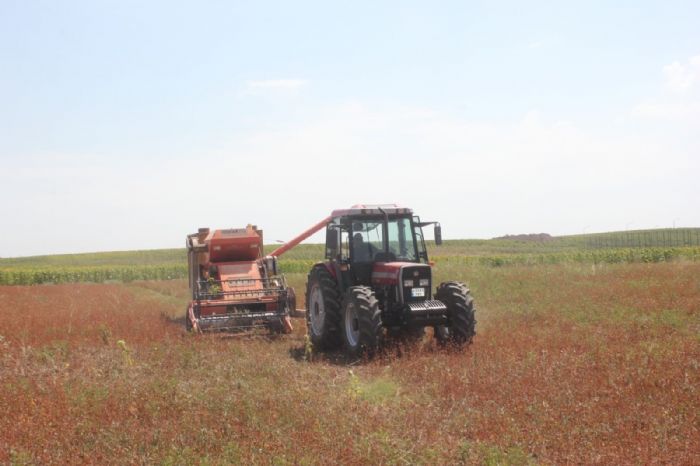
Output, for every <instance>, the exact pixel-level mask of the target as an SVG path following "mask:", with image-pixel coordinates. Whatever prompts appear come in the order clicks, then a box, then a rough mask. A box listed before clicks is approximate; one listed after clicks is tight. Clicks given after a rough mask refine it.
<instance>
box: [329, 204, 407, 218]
mask: <svg viewBox="0 0 700 466" xmlns="http://www.w3.org/2000/svg"><path fill="white" fill-rule="evenodd" d="M412 213H413V211H412V210H411V209H409V208H408V207H400V206H398V205H397V204H355V205H354V206H352V207H350V208H349V209H336V210H334V211H333V212H331V217H333V218H336V217H348V216H363V215H384V214H387V215H402V214H403V215H410V214H412Z"/></svg>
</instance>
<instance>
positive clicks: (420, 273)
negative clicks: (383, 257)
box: [372, 262, 432, 303]
mask: <svg viewBox="0 0 700 466" xmlns="http://www.w3.org/2000/svg"><path fill="white" fill-rule="evenodd" d="M372 285H374V286H382V285H384V286H396V288H397V290H398V298H399V299H400V301H401V302H402V303H412V302H421V301H425V300H426V299H430V298H431V295H432V293H431V287H432V269H431V268H430V266H429V265H427V264H421V263H416V262H378V263H376V264H374V267H373V269H372Z"/></svg>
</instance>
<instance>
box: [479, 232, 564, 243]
mask: <svg viewBox="0 0 700 466" xmlns="http://www.w3.org/2000/svg"><path fill="white" fill-rule="evenodd" d="M492 239H510V240H515V241H540V242H543V241H550V240H552V235H550V234H549V233H529V234H525V235H505V236H499V237H497V238H492Z"/></svg>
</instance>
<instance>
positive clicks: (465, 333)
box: [435, 282, 476, 346]
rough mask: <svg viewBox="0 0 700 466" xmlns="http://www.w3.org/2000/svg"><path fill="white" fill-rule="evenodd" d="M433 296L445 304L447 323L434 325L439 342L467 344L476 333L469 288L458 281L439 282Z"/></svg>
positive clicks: (472, 302) (472, 301) (458, 344)
mask: <svg viewBox="0 0 700 466" xmlns="http://www.w3.org/2000/svg"><path fill="white" fill-rule="evenodd" d="M435 298H436V299H437V300H439V301H442V302H443V303H445V305H446V306H447V317H448V320H449V325H445V326H438V327H435V338H436V339H437V340H438V342H439V343H442V344H446V343H452V344H455V345H457V346H463V345H468V344H470V343H471V342H472V340H473V338H474V335H476V318H475V310H474V300H473V299H472V297H471V294H470V293H469V288H467V286H466V285H465V284H464V283H460V282H445V283H441V284H440V286H439V287H438V289H437V292H436V293H435Z"/></svg>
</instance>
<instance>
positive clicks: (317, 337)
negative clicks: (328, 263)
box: [306, 266, 342, 349]
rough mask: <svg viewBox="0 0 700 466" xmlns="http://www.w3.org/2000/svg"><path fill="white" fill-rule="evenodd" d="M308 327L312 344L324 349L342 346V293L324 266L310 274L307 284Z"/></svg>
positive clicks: (314, 269) (312, 270)
mask: <svg viewBox="0 0 700 466" xmlns="http://www.w3.org/2000/svg"><path fill="white" fill-rule="evenodd" d="M306 327H307V329H308V333H309V337H310V338H311V343H313V345H314V346H316V347H318V348H322V349H334V348H337V347H338V346H340V344H341V342H342V340H341V336H340V330H341V325H340V291H339V290H338V285H337V284H336V281H335V279H334V278H333V276H332V275H331V274H330V272H328V270H327V269H326V268H325V267H324V266H318V267H314V268H313V269H311V272H309V276H308V281H307V284H306Z"/></svg>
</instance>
